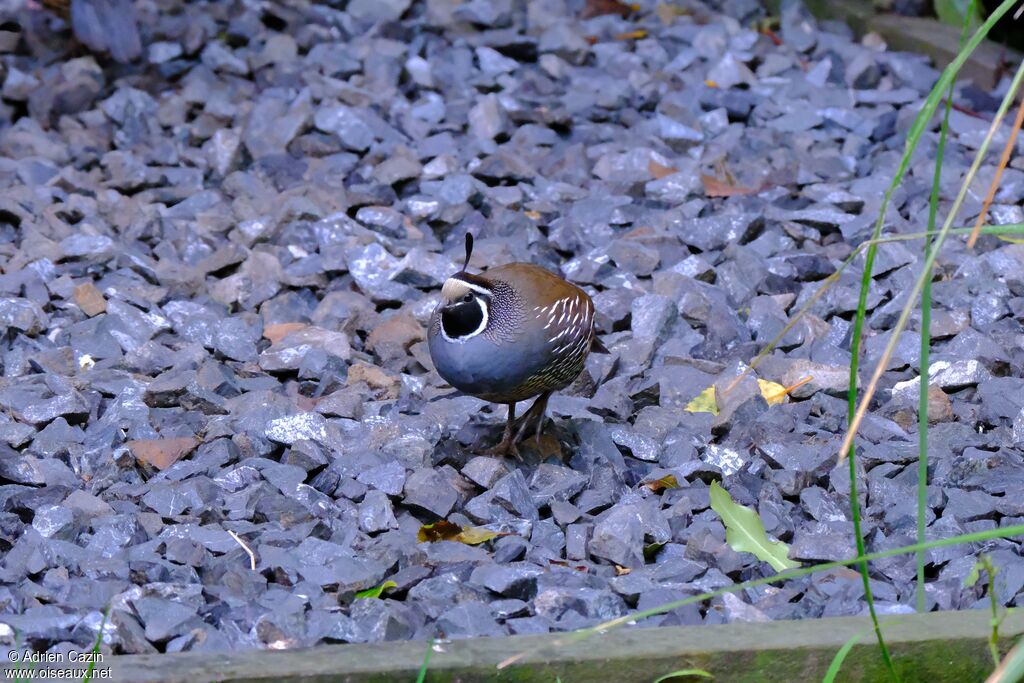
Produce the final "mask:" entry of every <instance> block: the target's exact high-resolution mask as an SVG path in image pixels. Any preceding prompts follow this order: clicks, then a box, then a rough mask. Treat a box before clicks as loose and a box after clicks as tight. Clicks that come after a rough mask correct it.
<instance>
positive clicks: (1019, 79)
mask: <svg viewBox="0 0 1024 683" xmlns="http://www.w3.org/2000/svg"><path fill="white" fill-rule="evenodd" d="M1022 83H1024V63H1022V64H1021V65H1020V67H1019V68H1018V69H1017V72H1016V73H1015V74H1014V76H1013V81H1012V82H1011V83H1010V88H1009V90H1008V91H1007V92H1006V95H1005V96H1004V97H1003V100H1002V102H1001V103H1000V104H999V109H998V110H997V111H996V115H995V118H994V119H993V120H992V123H991V125H990V126H989V129H988V132H987V133H986V134H985V138H984V140H982V142H981V145H980V146H979V148H978V151H977V153H976V154H975V156H974V161H972V162H971V166H970V168H968V169H967V173H966V174H965V175H964V179H963V182H962V183H961V184H960V191H959V192H958V193H957V195H956V199H954V200H953V205H952V207H950V210H949V215H947V216H946V220H945V221H944V222H943V224H942V228H941V229H940V230H939V234H938V235H936V236H935V244H934V245H933V248H932V251H931V253H930V254H929V255H928V256H927V258H926V259H925V262H924V263H923V264H922V265H921V271H922V272H921V275H920V276H919V277H918V278H917V279H916V280H915V281H914V286H913V287H912V288H911V290H910V295H909V296H908V297H907V303H906V305H904V307H903V310H902V311H900V315H899V318H898V319H897V320H896V324H895V325H893V328H892V331H891V333H890V334H889V340H888V341H887V342H886V345H885V348H884V349H883V350H882V354H881V356H880V358H879V360H878V363H877V364H876V365H875V369H874V372H873V373H872V375H871V380H870V381H869V382H868V384H867V385H866V388H865V391H864V396H862V397H861V400H860V404H859V405H858V406H857V410H856V412H855V414H854V417H853V419H852V420H851V421H850V424H849V425H848V426H847V429H846V436H844V437H843V443H842V444H841V445H840V446H839V456H840V458H842V457H844V456H846V455H847V454H848V453H849V452H852V450H853V446H854V441H855V439H856V436H857V430H858V429H859V428H860V423H861V421H862V420H863V419H864V415H865V414H867V410H868V407H869V406H870V405H871V399H872V398H873V397H874V395H875V391H876V390H877V389H878V383H879V381H880V379H881V377H882V374H883V373H884V372H885V368H886V367H887V364H888V363H889V360H890V359H891V358H892V354H893V351H894V350H895V349H896V344H897V342H898V341H899V336H900V334H901V333H902V332H903V330H905V329H906V327H907V321H908V320H910V314H911V312H912V311H913V310H914V302H915V301H917V297H918V296H920V294H921V288H922V287H923V286H924V280H925V278H924V275H925V273H927V272H928V271H929V270H930V269H931V268H932V267H933V266H934V265H935V257H936V255H937V254H938V253H939V251H940V250H941V248H942V244H943V242H944V241H945V240H946V237H948V236H949V233H950V232H951V230H950V228H951V226H952V223H953V220H954V219H955V218H956V215H957V213H958V212H959V211H960V207H961V206H962V205H963V202H964V199H965V198H966V197H967V190H968V188H969V187H970V185H971V182H972V181H973V180H974V177H975V176H976V175H977V173H978V169H979V168H980V167H981V162H982V161H983V160H984V158H985V153H986V152H987V151H988V148H989V145H991V144H992V138H993V137H994V136H995V134H996V131H997V130H998V129H999V125H1000V124H1001V123H1002V120H1003V118H1004V117H1005V116H1006V110H1007V109H1009V107H1010V104H1011V103H1012V102H1013V99H1014V98H1015V97H1016V96H1017V92H1018V91H1019V90H1020V87H1021V84H1022Z"/></svg>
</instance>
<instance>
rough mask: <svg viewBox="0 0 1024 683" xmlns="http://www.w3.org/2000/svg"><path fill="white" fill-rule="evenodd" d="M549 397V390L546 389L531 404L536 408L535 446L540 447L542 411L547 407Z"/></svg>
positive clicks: (542, 428) (542, 423)
mask: <svg viewBox="0 0 1024 683" xmlns="http://www.w3.org/2000/svg"><path fill="white" fill-rule="evenodd" d="M549 398H551V392H550V391H546V392H544V393H543V394H541V395H540V396H538V397H537V400H536V401H534V404H533V407H534V408H536V409H537V430H536V431H535V432H534V433H533V442H534V444H535V445H536V446H537V448H540V435H541V432H542V431H543V430H544V413H545V412H546V411H547V409H548V399H549ZM538 406H539V407H538Z"/></svg>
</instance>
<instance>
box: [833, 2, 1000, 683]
mask: <svg viewBox="0 0 1024 683" xmlns="http://www.w3.org/2000/svg"><path fill="white" fill-rule="evenodd" d="M1015 3H1016V0H1005V1H1004V2H1003V3H1001V4H1000V5H999V7H997V8H996V9H995V11H993V12H992V14H991V15H990V16H989V18H988V19H987V20H986V21H985V23H984V24H982V25H981V27H980V28H979V29H978V30H977V31H976V32H975V33H974V35H973V36H971V39H970V41H968V43H967V45H966V47H964V48H963V49H961V50H960V52H959V54H957V56H956V58H955V59H954V60H953V61H952V62H951V63H950V64H949V66H947V67H946V68H945V69H944V70H943V72H942V75H941V76H939V80H938V82H937V83H936V84H935V86H934V87H933V88H932V91H931V92H930V93H929V94H928V97H927V99H926V100H925V103H924V106H923V107H922V108H921V111H920V112H918V115H917V117H916V118H915V119H914V122H913V124H912V125H911V127H910V131H909V133H908V134H907V142H906V144H905V145H904V151H903V156H902V158H901V159H900V163H899V166H898V167H897V169H896V174H895V175H894V176H893V179H892V182H891V183H890V184H889V189H888V190H886V192H885V195H884V196H883V198H882V205H881V207H880V208H879V212H878V220H877V221H876V223H875V228H874V230H873V231H872V234H871V239H872V240H877V239H878V237H879V236H880V235H881V234H882V226H883V225H884V224H885V214H886V211H887V210H888V207H889V202H890V200H891V199H892V195H893V192H895V190H896V188H897V187H898V186H899V184H900V183H901V182H902V181H903V176H904V175H906V172H907V169H908V168H909V166H910V158H911V156H912V155H913V153H914V150H915V149H917V145H918V143H919V142H920V141H921V136H922V135H923V134H924V131H925V130H926V129H927V126H928V122H929V121H931V118H932V115H933V114H934V113H935V109H936V107H938V104H939V100H940V99H941V98H942V95H943V93H944V92H946V90H948V89H949V86H950V84H951V83H952V82H953V78H954V77H955V76H956V74H957V72H958V71H959V70H960V68H961V67H962V66H963V65H964V62H966V61H967V58H968V57H969V56H970V54H971V53H972V52H973V51H974V49H975V48H977V47H978V45H979V44H980V43H981V41H982V40H983V39H984V38H985V36H986V35H988V32H989V31H990V30H991V29H992V27H993V26H994V25H995V24H996V22H997V21H999V18H1000V17H1001V16H1003V15H1004V14H1006V12H1008V11H1009V10H1010V8H1011V7H1013V5H1014V4H1015ZM936 241H937V242H938V244H941V241H942V239H941V235H940V236H939V237H937V238H936ZM938 244H936V248H938ZM877 251H878V246H877V245H876V244H872V245H871V246H870V247H868V250H867V253H866V255H865V257H864V272H863V274H862V276H861V287H860V293H859V296H858V297H857V315H856V317H855V319H854V323H853V337H852V340H851V344H850V389H849V392H848V393H847V404H848V413H849V418H848V422H849V424H851V425H852V424H853V423H854V420H855V416H856V409H857V377H858V370H859V365H860V345H861V335H862V334H863V330H864V319H865V317H866V314H867V300H868V292H869V290H870V288H871V277H872V272H873V270H874V266H875V255H876V253H877ZM929 267H930V265H929ZM846 455H847V457H848V458H849V460H850V463H849V466H850V510H851V513H852V515H851V516H852V518H853V532H854V535H855V537H856V539H855V540H856V543H857V554H858V555H861V556H863V555H864V551H865V547H864V537H863V534H862V530H861V520H860V501H859V499H858V497H857V467H856V462H855V457H854V456H855V453H854V444H853V442H852V440H851V441H850V444H849V449H848V450H847V451H846ZM858 568H859V570H860V574H861V579H862V582H863V584H864V598H865V599H866V600H867V604H868V613H869V614H870V616H871V622H872V624H873V625H874V627H875V636H876V639H877V640H878V647H879V650H880V651H881V654H882V658H883V659H884V660H885V664H886V668H888V670H889V674H890V676H891V677H892V679H893V680H896V681H898V680H899V675H898V674H897V673H896V668H895V667H894V666H893V663H892V657H891V656H890V655H889V649H888V648H887V647H886V645H885V640H884V639H883V638H882V630H881V629H880V628H879V626H878V615H877V614H876V613H875V604H874V596H873V595H872V593H871V581H870V578H869V575H868V567H867V563H866V562H865V563H863V564H861V565H860V566H859V567H858Z"/></svg>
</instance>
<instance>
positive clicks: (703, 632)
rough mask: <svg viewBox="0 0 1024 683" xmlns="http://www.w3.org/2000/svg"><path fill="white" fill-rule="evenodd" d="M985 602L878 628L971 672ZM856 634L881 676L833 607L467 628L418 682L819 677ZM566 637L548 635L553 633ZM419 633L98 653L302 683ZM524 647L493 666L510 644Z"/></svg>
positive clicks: (851, 670)
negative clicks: (713, 621)
mask: <svg viewBox="0 0 1024 683" xmlns="http://www.w3.org/2000/svg"><path fill="white" fill-rule="evenodd" d="M989 619H990V615H989V613H988V612H986V611H982V610H971V611H966V612H942V613H932V614H911V615H899V616H890V617H885V618H884V626H883V629H884V631H883V632H884V635H885V637H886V641H887V643H888V644H889V646H890V647H891V649H892V651H893V655H894V657H895V658H896V659H897V662H898V666H899V668H900V669H901V673H902V675H903V680H904V681H908V682H910V681H937V680H946V681H958V682H961V681H976V680H983V679H984V677H985V675H986V674H987V673H988V672H989V671H990V670H991V669H992V661H991V657H990V655H989V652H988V648H987V637H988V635H989V632H990V628H991V624H990V621H989ZM1000 633H1001V635H1002V641H1001V645H1002V647H1003V649H1004V650H1005V649H1008V648H1009V646H1010V645H1011V644H1012V642H1013V640H1014V639H1015V638H1016V637H1019V636H1020V635H1021V634H1024V612H1021V611H1014V612H1011V613H1010V614H1009V615H1008V616H1007V618H1006V620H1005V621H1004V622H1003V623H1002V625H1001V627H1000ZM856 635H859V636H860V641H859V644H858V645H857V646H856V647H855V648H854V649H853V651H852V652H851V653H850V656H849V657H848V658H847V660H846V664H845V666H844V669H843V672H844V675H843V680H844V681H877V680H884V679H885V678H886V676H885V673H884V671H883V669H882V663H881V659H880V657H879V656H878V650H877V646H876V645H875V642H874V635H873V633H872V632H871V627H870V622H869V621H868V620H867V618H865V617H835V618H826V619H808V620H803V621H780V622H771V623H764V624H729V625H724V626H684V627H662V628H646V629H641V628H623V629H617V630H614V631H611V632H609V633H607V634H604V635H600V636H594V637H592V638H589V639H587V640H584V641H573V639H572V637H571V636H569V635H568V634H561V635H557V634H552V635H542V636H511V637H506V638H474V639H469V640H460V641H454V642H449V643H445V644H443V645H441V646H439V647H440V650H438V651H435V652H432V655H431V659H430V667H429V675H428V678H427V680H428V681H434V682H439V681H445V682H455V681H459V682H460V683H470V682H473V681H492V680H494V681H506V680H507V681H538V682H543V683H553V682H554V681H555V680H556V678H559V677H560V678H561V680H562V681H565V682H566V683H590V682H593V683H603V682H605V681H623V682H624V683H650V682H651V681H652V680H654V678H656V677H658V676H660V675H662V674H665V673H668V672H670V671H674V670H676V669H680V668H690V667H697V668H702V669H705V670H707V671H709V672H711V673H712V674H714V675H715V677H716V680H724V681H767V682H771V681H780V682H782V681H786V682H789V681H805V680H820V679H821V677H822V675H823V674H824V672H825V670H826V669H827V668H828V665H829V663H830V662H831V660H832V657H833V655H834V654H835V652H836V651H837V650H838V649H839V648H840V647H841V646H842V645H843V644H844V643H845V642H846V641H847V640H849V639H850V638H851V637H854V636H856ZM558 640H563V641H566V642H564V643H563V644H556V641H558ZM426 648H427V644H426V643H423V642H394V643H378V644H369V645H325V646H320V647H315V648H311V649H306V650H291V651H270V650H262V651H255V652H232V653H216V652H189V653H175V654H160V655H133V656H117V657H112V656H108V657H106V660H105V661H104V662H103V664H101V667H104V668H109V669H110V670H111V671H110V675H109V677H108V680H115V681H119V682H132V683H155V682H157V681H161V682H165V683H176V682H180V683H206V682H210V683H212V682H213V681H224V682H225V683H269V682H270V681H292V682H295V683H310V682H314V681H316V682H324V683H327V682H328V681H332V682H336V681H347V682H350V683H364V682H365V683H370V682H376V681H414V680H415V679H416V674H417V672H418V671H419V668H420V665H421V663H422V661H423V656H424V654H425V652H426ZM520 652H528V653H529V654H528V655H527V656H526V657H525V658H523V660H522V661H520V662H518V663H517V664H515V665H514V666H511V667H509V668H506V669H504V670H502V671H500V672H499V671H498V669H497V668H496V666H497V664H498V663H499V662H501V661H503V660H505V659H506V658H508V657H509V656H511V655H514V654H517V653H520Z"/></svg>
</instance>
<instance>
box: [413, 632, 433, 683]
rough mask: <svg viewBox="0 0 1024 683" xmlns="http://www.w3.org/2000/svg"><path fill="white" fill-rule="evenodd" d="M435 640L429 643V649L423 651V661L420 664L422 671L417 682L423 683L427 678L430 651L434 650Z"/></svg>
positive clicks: (417, 677)
mask: <svg viewBox="0 0 1024 683" xmlns="http://www.w3.org/2000/svg"><path fill="white" fill-rule="evenodd" d="M434 642H435V641H433V640H431V641H429V642H428V643H427V651H426V652H424V653H423V663H422V664H420V672H419V674H418V675H417V676H416V683H423V682H424V681H425V680H427V668H428V667H429V666H430V653H431V652H433V651H434Z"/></svg>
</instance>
